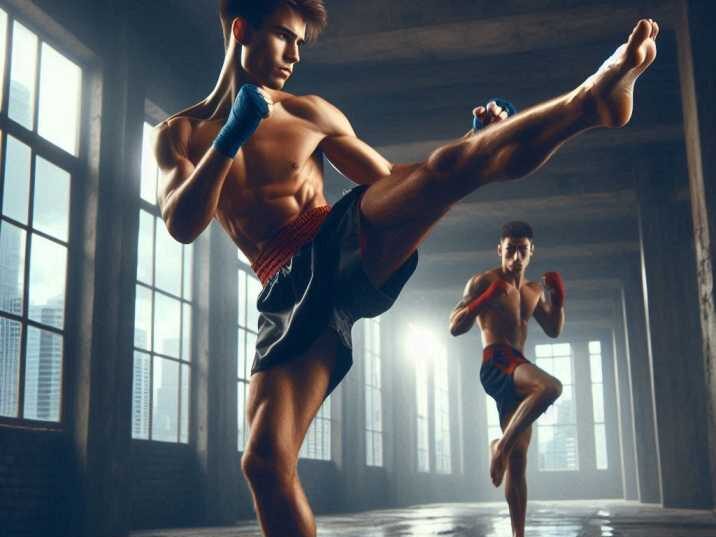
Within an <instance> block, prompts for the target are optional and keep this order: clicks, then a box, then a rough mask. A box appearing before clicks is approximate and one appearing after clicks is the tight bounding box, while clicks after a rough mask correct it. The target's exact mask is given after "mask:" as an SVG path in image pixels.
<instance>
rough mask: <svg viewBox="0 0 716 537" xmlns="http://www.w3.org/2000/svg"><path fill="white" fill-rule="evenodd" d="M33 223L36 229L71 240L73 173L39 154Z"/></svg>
mask: <svg viewBox="0 0 716 537" xmlns="http://www.w3.org/2000/svg"><path fill="white" fill-rule="evenodd" d="M34 190H35V201H34V206H33V209H32V213H33V216H32V225H33V227H34V228H35V229H37V230H39V231H42V232H44V233H47V234H48V235H51V236H53V237H55V238H57V239H60V240H61V241H65V242H67V226H68V222H69V215H70V174H69V173H67V172H66V171H65V170H63V169H62V168H58V167H57V166H55V165H54V164H51V163H49V162H48V161H46V160H45V159H44V158H41V157H37V159H36V161H35V188H34Z"/></svg>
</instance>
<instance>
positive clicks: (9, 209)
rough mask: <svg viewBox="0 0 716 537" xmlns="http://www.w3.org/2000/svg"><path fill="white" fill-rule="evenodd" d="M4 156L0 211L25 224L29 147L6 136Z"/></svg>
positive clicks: (27, 199)
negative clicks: (5, 152)
mask: <svg viewBox="0 0 716 537" xmlns="http://www.w3.org/2000/svg"><path fill="white" fill-rule="evenodd" d="M6 157H7V158H6V159H5V188H4V190H3V200H2V212H3V214H4V215H5V216H7V217H9V218H12V219H14V220H17V221H18V222H21V223H23V224H27V213H28V209H29V207H30V203H29V202H30V164H31V158H32V156H31V153H30V148H29V147H28V146H26V145H25V144H23V143H22V142H20V141H18V140H16V139H15V138H13V137H12V136H8V137H7V155H6Z"/></svg>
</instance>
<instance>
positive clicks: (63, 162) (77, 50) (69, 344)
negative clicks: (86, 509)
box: [0, 3, 95, 431]
mask: <svg viewBox="0 0 716 537" xmlns="http://www.w3.org/2000/svg"><path fill="white" fill-rule="evenodd" d="M0 9H1V10H2V11H4V12H5V14H6V16H7V27H6V34H5V62H4V65H3V69H2V100H1V103H2V106H1V107H0V133H1V135H2V136H1V138H0V151H1V152H2V153H1V155H2V159H0V163H1V164H2V165H1V166H0V208H1V207H2V205H3V201H4V196H5V187H4V185H5V169H6V166H5V162H6V161H5V157H6V156H7V140H8V136H12V137H13V138H14V139H16V140H17V141H19V142H20V143H22V144H24V145H26V146H28V147H29V149H30V171H29V175H30V177H29V181H30V182H29V192H28V219H27V224H23V223H21V222H19V221H17V220H15V219H13V218H10V217H8V216H6V215H4V214H1V215H0V221H2V222H3V223H4V224H9V225H12V226H15V227H16V228H19V229H21V230H22V231H23V232H24V233H25V244H24V266H23V268H22V270H23V285H24V288H23V292H22V301H23V306H22V312H21V313H20V315H17V314H15V313H11V312H5V311H3V312H2V313H1V314H0V316H2V317H3V318H5V319H8V320H9V321H12V322H17V323H20V326H21V335H20V345H19V367H18V376H17V415H16V416H14V417H13V416H0V425H6V426H10V427H22V428H29V429H41V430H50V431H63V430H65V428H66V425H67V418H68V416H69V415H70V414H71V413H70V412H69V409H68V405H69V404H70V401H69V400H68V399H69V398H68V397H67V393H68V382H69V375H70V369H71V368H72V367H74V366H73V361H72V351H73V350H74V340H75V339H77V338H78V333H77V332H78V330H79V329H78V328H77V327H75V326H73V323H72V321H73V319H74V313H73V312H74V310H75V304H76V303H77V302H79V297H76V296H75V289H76V288H77V284H76V279H77V277H78V276H77V275H75V273H74V271H73V265H74V262H75V261H74V260H75V259H76V257H77V253H78V250H79V249H81V239H82V237H80V236H79V232H78V226H77V225H76V220H77V218H78V216H77V211H78V209H79V207H80V206H81V201H80V199H81V196H82V195H83V191H84V188H85V186H84V185H83V181H85V180H86V175H87V166H88V150H87V147H88V140H89V138H90V130H91V129H90V128H88V115H87V112H86V111H87V110H89V109H90V108H91V106H90V100H91V99H92V98H93V97H94V92H92V91H91V90H90V85H91V80H92V78H93V71H94V67H95V60H94V57H93V55H92V54H91V53H90V52H89V51H87V50H86V49H85V48H84V47H83V46H82V45H81V44H79V42H77V41H76V40H75V39H74V38H72V37H71V36H69V35H68V34H67V35H64V36H63V38H61V39H57V38H55V37H53V36H52V33H53V31H48V30H47V29H43V28H41V26H43V25H41V24H36V21H35V20H33V19H34V17H33V16H32V15H31V14H29V13H27V12H25V11H23V10H21V9H17V8H16V7H14V6H12V5H8V4H7V3H0ZM15 22H17V23H19V24H21V25H22V26H23V27H24V28H26V29H27V30H28V31H30V32H32V33H33V34H34V35H35V36H36V39H37V43H36V49H35V54H36V56H35V73H34V86H35V87H34V94H33V118H32V128H31V129H28V128H26V127H25V126H23V125H21V124H20V123H18V122H17V121H15V120H14V119H12V118H10V116H9V104H10V90H11V88H10V85H11V80H10V77H11V69H12V55H13V36H14V28H15V25H14V23H15ZM44 26H50V25H49V24H46V25H44ZM61 41H64V42H61ZM43 43H45V44H47V45H49V46H50V47H52V48H53V49H54V50H55V51H56V52H57V53H58V54H60V55H61V56H62V57H63V58H65V59H67V60H69V61H71V62H72V63H74V64H75V65H76V66H77V67H78V68H79V69H80V77H81V78H80V84H79V91H80V96H79V99H78V111H77V113H78V114H79V117H78V121H77V129H78V132H77V140H76V149H77V154H76V155H73V154H72V153H69V152H67V151H65V150H64V149H62V148H61V147H60V146H57V145H55V144H53V143H52V142H50V141H49V140H47V139H45V138H44V137H42V136H41V135H40V134H39V132H38V128H39V118H40V106H39V104H40V89H41V88H40V84H41V73H42V49H43V47H42V45H43ZM37 158H42V159H44V160H45V161H47V162H48V163H50V164H51V165H53V166H56V167H58V168H60V169H61V170H63V171H64V172H66V173H67V174H68V175H69V199H68V213H67V239H66V242H63V241H62V240H60V239H57V238H55V237H53V236H51V235H49V234H47V233H45V232H43V231H40V230H38V229H35V227H34V226H33V222H32V219H33V218H32V217H33V216H34V209H35V207H34V197H35V196H34V193H35V188H36V178H35V173H36V168H37ZM0 210H1V209H0ZM33 235H35V236H37V237H40V238H42V239H44V240H48V241H50V242H52V243H54V244H57V245H60V246H62V247H63V248H65V250H66V253H67V258H66V264H65V280H64V310H63V327H62V328H61V329H59V328H57V327H54V326H49V325H45V324H43V323H41V322H38V321H35V320H32V319H30V315H29V298H30V297H29V293H30V283H31V282H30V263H31V260H32V243H33V241H32V237H33ZM29 328H35V329H38V330H42V331H45V332H49V333H51V334H53V335H55V336H59V337H61V338H62V361H61V368H62V372H61V375H60V393H59V416H58V420H57V421H47V420H43V419H32V418H26V417H25V416H24V414H25V399H26V391H27V390H26V379H25V375H26V373H27V356H26V353H27V338H28V330H29Z"/></svg>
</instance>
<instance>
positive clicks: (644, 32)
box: [629, 19, 652, 45]
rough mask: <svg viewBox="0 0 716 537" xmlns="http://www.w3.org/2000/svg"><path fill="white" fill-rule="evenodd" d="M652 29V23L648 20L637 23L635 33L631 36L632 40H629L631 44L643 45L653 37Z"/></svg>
mask: <svg viewBox="0 0 716 537" xmlns="http://www.w3.org/2000/svg"><path fill="white" fill-rule="evenodd" d="M651 29H652V27H651V23H650V22H649V21H648V20H646V19H641V20H640V21H639V22H638V23H637V25H636V27H635V28H634V31H633V32H632V34H631V38H630V39H629V41H630V44H632V43H634V44H636V45H639V44H641V43H642V42H643V41H644V40H645V39H647V38H648V37H649V36H650V35H651Z"/></svg>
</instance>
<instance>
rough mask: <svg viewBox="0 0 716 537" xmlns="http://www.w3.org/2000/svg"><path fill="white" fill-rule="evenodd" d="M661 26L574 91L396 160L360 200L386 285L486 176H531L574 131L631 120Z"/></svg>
mask: <svg viewBox="0 0 716 537" xmlns="http://www.w3.org/2000/svg"><path fill="white" fill-rule="evenodd" d="M658 31H659V27H658V25H657V24H656V23H655V22H653V21H650V20H641V21H639V23H638V24H637V25H636V27H635V28H634V31H633V32H632V34H631V35H630V36H629V39H628V41H627V43H625V44H624V45H622V46H621V47H619V48H618V49H617V50H616V52H615V53H614V54H613V55H612V56H611V57H610V58H609V59H608V60H607V61H606V62H605V63H604V64H603V65H602V66H601V67H600V68H599V70H598V71H597V72H596V73H595V74H594V75H592V76H591V77H589V78H588V79H587V80H586V81H585V82H584V83H583V84H581V85H580V86H579V87H578V88H576V89H575V90H574V91H572V92H570V93H568V94H566V95H563V96H561V97H557V98H556V99H553V100H551V101H548V102H546V103H542V104H539V105H537V106H534V107H532V108H530V109H527V110H525V111H523V112H521V113H519V114H517V115H515V116H513V117H511V118H509V119H506V120H504V121H500V122H498V123H495V124H493V125H491V126H489V127H487V128H485V129H484V130H482V131H479V132H478V133H477V134H475V135H473V136H469V137H467V138H462V139H460V140H458V141H456V142H454V143H452V144H449V145H447V146H445V147H441V148H439V149H437V150H436V151H434V152H433V153H432V154H431V155H430V156H429V157H428V159H427V160H426V161H425V162H423V163H420V164H416V165H413V166H401V167H396V169H395V170H394V172H393V174H392V175H390V176H388V177H385V178H382V179H380V180H378V181H377V182H375V183H374V184H373V185H371V186H370V188H369V189H368V190H367V191H366V193H365V195H364V196H363V199H362V202H361V211H362V214H363V216H364V220H365V229H366V233H365V243H366V249H365V256H364V264H365V268H366V272H367V273H368V276H369V277H370V279H371V280H372V281H373V283H374V284H376V285H382V284H383V283H385V282H386V280H387V279H388V278H389V277H390V275H391V274H392V273H393V272H395V270H397V269H398V268H399V267H400V265H402V264H403V263H404V262H405V260H406V259H407V258H408V257H409V256H410V255H411V254H412V252H413V251H415V249H416V248H417V247H418V245H419V244H420V242H422V240H423V239H424V238H425V236H426V235H427V233H428V232H429V230H430V228H431V227H432V226H433V225H435V223H436V222H437V221H438V220H439V219H440V218H441V217H442V216H443V215H444V214H445V213H446V212H447V211H448V210H449V208H450V207H451V206H452V205H453V204H455V203H456V202H457V201H459V200H460V199H461V198H463V197H464V196H466V195H467V194H469V193H470V192H472V191H473V190H475V189H477V188H479V187H480V186H482V185H485V184H487V183H491V182H496V181H505V180H510V179H516V178H520V177H524V176H526V175H528V174H529V173H531V172H533V171H535V170H536V169H538V168H539V167H540V166H541V165H542V164H544V163H545V162H546V161H547V160H548V159H549V157H550V156H551V155H552V154H553V153H554V152H555V151H556V150H557V149H558V148H559V147H560V145H562V144H563V143H564V142H565V141H567V140H568V139H569V138H571V137H572V136H574V135H576V134H577V133H580V132H583V131H585V130H587V129H590V128H594V127H620V126H623V125H624V124H626V123H627V122H628V121H629V118H630V117H631V113H632V106H633V104H632V103H633V90H634V83H635V81H636V79H637V78H638V77H639V75H641V74H642V73H643V72H644V71H645V70H646V69H647V67H649V65H650V64H651V63H652V62H653V61H654V58H655V57H656V43H655V38H656V36H657V34H658Z"/></svg>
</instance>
